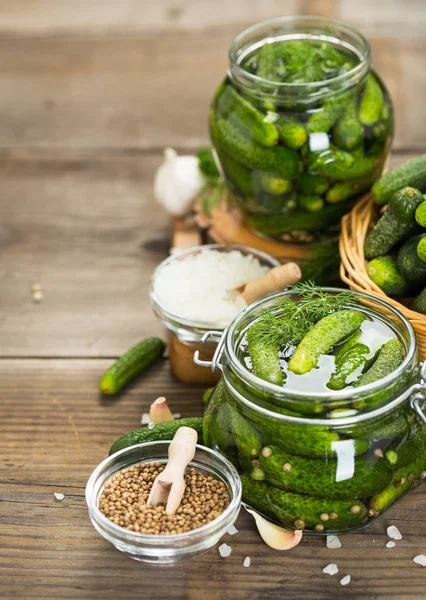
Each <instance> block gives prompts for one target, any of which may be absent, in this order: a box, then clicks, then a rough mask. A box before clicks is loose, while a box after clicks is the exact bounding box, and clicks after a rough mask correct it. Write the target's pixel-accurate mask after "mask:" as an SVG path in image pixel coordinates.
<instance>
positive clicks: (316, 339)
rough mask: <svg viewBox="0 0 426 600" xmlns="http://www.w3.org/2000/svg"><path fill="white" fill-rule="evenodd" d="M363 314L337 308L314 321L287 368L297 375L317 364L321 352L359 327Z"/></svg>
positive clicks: (329, 348) (325, 351) (328, 349)
mask: <svg viewBox="0 0 426 600" xmlns="http://www.w3.org/2000/svg"><path fill="white" fill-rule="evenodd" d="M364 319H365V316H364V315H363V314H362V313H360V312H358V311H356V310H347V309H345V310H339V311H336V312H334V313H331V314H330V315H327V316H326V317H323V318H322V319H321V320H320V321H318V323H316V324H315V325H314V326H313V327H312V329H311V330H310V331H309V332H308V333H307V334H306V335H305V337H304V338H303V339H302V341H301V342H300V344H299V345H298V346H297V348H296V350H295V351H294V354H293V356H292V357H291V359H290V361H289V363H288V370H289V371H292V372H293V373H296V374H298V375H303V374H304V373H308V372H309V371H310V370H311V369H313V368H314V367H316V366H317V364H318V359H319V357H320V356H321V354H327V353H328V352H329V351H330V350H331V348H332V347H333V346H334V345H335V344H337V343H338V342H339V341H340V340H342V339H343V338H345V337H347V336H348V335H350V334H351V333H353V332H354V331H355V330H356V329H358V328H359V326H360V325H361V323H362V322H363V321H364Z"/></svg>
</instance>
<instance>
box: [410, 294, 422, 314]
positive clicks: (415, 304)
mask: <svg viewBox="0 0 426 600" xmlns="http://www.w3.org/2000/svg"><path fill="white" fill-rule="evenodd" d="M410 308H411V310H415V311H416V312H419V313H421V314H422V315H426V288H425V289H424V290H423V291H421V292H420V294H418V296H416V297H415V298H414V300H413V301H412V303H411V305H410Z"/></svg>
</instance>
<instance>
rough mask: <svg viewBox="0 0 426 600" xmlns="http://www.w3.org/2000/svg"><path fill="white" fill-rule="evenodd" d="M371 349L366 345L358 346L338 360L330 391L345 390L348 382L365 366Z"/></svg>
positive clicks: (331, 379) (329, 384)
mask: <svg viewBox="0 0 426 600" xmlns="http://www.w3.org/2000/svg"><path fill="white" fill-rule="evenodd" d="M369 353H370V348H369V347H368V346H366V345H365V344H356V346H354V347H353V348H351V349H350V350H348V351H347V352H346V353H345V354H343V356H342V357H341V358H340V359H339V360H337V359H336V370H335V372H334V373H333V374H332V376H331V377H330V379H329V381H328V383H327V387H328V388H329V389H330V390H343V388H344V387H346V385H351V384H347V383H346V380H347V378H348V377H349V375H351V374H352V373H353V372H354V371H356V370H357V369H359V368H360V367H362V366H363V365H365V363H366V361H367V356H368V354H369Z"/></svg>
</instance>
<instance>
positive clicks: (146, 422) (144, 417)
mask: <svg viewBox="0 0 426 600" xmlns="http://www.w3.org/2000/svg"><path fill="white" fill-rule="evenodd" d="M149 423H151V419H150V418H149V414H148V413H143V415H142V418H141V425H149Z"/></svg>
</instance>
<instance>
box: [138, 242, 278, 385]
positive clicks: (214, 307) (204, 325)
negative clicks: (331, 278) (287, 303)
mask: <svg viewBox="0 0 426 600" xmlns="http://www.w3.org/2000/svg"><path fill="white" fill-rule="evenodd" d="M279 264H280V263H279V262H278V261H277V260H276V259H275V258H273V257H272V256H270V255H269V254H266V253H265V252H260V251H259V250H255V249H254V248H248V247H247V246H238V245H230V246H222V245H220V244H209V245H205V246H195V247H193V248H190V249H189V250H184V251H183V252H178V253H176V254H173V255H172V256H170V257H169V258H167V259H166V260H164V261H163V262H162V263H160V265H159V266H158V267H157V269H156V270H155V271H154V274H153V276H152V279H151V289H150V299H151V304H152V307H153V310H154V313H155V314H156V316H157V317H158V318H159V319H160V321H161V322H162V323H163V324H164V325H165V326H166V328H167V330H168V341H169V354H170V365H171V369H172V372H173V374H174V375H175V377H177V379H179V380H180V381H182V382H184V383H200V384H206V385H213V384H214V383H216V382H217V381H218V380H219V378H220V373H218V372H213V371H211V370H210V369H203V368H202V367H199V366H197V365H196V364H195V363H194V361H193V357H194V352H195V351H196V350H198V351H199V357H200V359H201V360H206V361H209V360H211V359H212V357H213V354H214V352H215V350H216V347H217V342H218V339H219V333H221V332H223V330H224V329H226V327H227V326H228V325H229V324H230V323H231V321H232V320H233V319H234V318H235V317H236V316H237V314H238V313H239V312H240V311H241V310H243V309H244V308H246V306H247V305H246V303H245V301H244V299H243V298H242V297H241V296H239V295H235V294H232V293H230V290H232V289H233V288H235V287H237V286H239V285H242V284H244V283H246V282H247V281H250V280H252V279H259V278H261V277H264V276H265V275H266V274H267V273H268V271H269V270H270V269H272V268H273V267H277V266H279ZM208 331H216V332H218V335H217V336H216V337H211V338H210V339H209V340H207V342H206V343H204V344H203V343H201V338H202V337H203V336H204V335H205V334H206V333H207V332H208Z"/></svg>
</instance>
